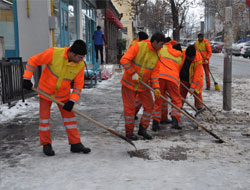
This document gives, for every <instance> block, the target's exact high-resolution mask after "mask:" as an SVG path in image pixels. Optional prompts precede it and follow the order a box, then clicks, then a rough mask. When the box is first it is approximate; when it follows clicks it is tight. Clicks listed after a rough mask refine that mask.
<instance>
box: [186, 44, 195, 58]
mask: <svg viewBox="0 0 250 190" xmlns="http://www.w3.org/2000/svg"><path fill="white" fill-rule="evenodd" d="M186 55H187V56H189V57H194V56H196V49H195V47H194V45H191V46H188V48H187V50H186Z"/></svg>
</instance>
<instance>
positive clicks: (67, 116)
mask: <svg viewBox="0 0 250 190" xmlns="http://www.w3.org/2000/svg"><path fill="white" fill-rule="evenodd" d="M65 102H67V101H65ZM65 102H64V103H65ZM51 104H52V102H51V101H48V100H45V99H43V98H42V97H40V120H39V135H40V144H41V145H46V144H48V143H50V144H52V140H51V137H50V123H49V119H50V108H51ZM58 108H59V110H60V112H61V115H62V118H63V120H64V126H65V128H66V131H67V135H68V141H69V144H76V143H79V142H81V140H80V135H79V132H78V129H77V121H76V117H75V114H74V112H68V111H66V110H64V109H62V106H60V105H58Z"/></svg>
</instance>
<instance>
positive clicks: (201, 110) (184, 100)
mask: <svg viewBox="0 0 250 190" xmlns="http://www.w3.org/2000/svg"><path fill="white" fill-rule="evenodd" d="M181 100H182V101H183V102H185V103H186V104H187V105H189V106H190V107H191V108H192V109H193V110H194V111H195V112H196V113H195V117H196V116H197V115H199V114H200V113H202V112H203V111H204V110H205V108H204V109H200V110H197V108H196V107H194V106H193V105H192V104H191V103H190V102H189V101H187V100H186V99H184V98H183V97H181ZM182 109H183V108H182Z"/></svg>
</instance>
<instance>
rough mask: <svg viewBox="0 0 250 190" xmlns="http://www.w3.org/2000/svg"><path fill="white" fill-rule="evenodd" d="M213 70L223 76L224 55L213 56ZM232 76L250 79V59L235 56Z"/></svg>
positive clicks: (216, 54) (215, 54)
mask: <svg viewBox="0 0 250 190" xmlns="http://www.w3.org/2000/svg"><path fill="white" fill-rule="evenodd" d="M215 68H216V69H215ZM211 70H212V71H213V70H214V72H218V73H221V74H223V70H224V54H222V53H214V54H213V55H212V58H211ZM232 74H233V78H250V59H249V58H243V57H237V56H233V60H232Z"/></svg>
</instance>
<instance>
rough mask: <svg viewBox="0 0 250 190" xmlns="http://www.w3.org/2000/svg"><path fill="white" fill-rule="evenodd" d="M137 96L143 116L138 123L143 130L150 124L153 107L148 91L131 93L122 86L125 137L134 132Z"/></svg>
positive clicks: (131, 91)
mask: <svg viewBox="0 0 250 190" xmlns="http://www.w3.org/2000/svg"><path fill="white" fill-rule="evenodd" d="M137 94H138V96H139V99H140V100H141V102H142V107H143V114H142V117H141V120H140V123H141V124H142V126H143V127H144V128H145V129H147V128H148V126H149V123H150V119H151V114H152V110H153V106H154V105H153V97H152V94H151V92H150V90H145V91H142V92H138V91H133V90H131V89H129V88H127V87H126V86H124V85H122V100H123V111H124V120H125V131H126V135H129V134H132V133H133V132H134V126H135V110H136V96H137Z"/></svg>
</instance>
